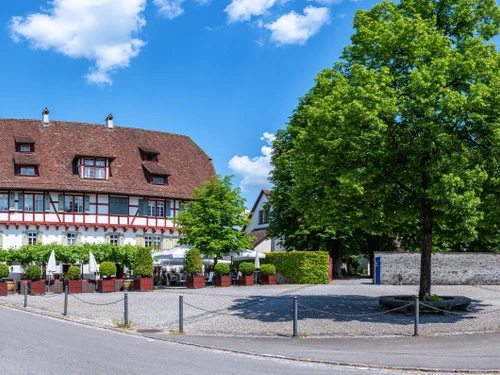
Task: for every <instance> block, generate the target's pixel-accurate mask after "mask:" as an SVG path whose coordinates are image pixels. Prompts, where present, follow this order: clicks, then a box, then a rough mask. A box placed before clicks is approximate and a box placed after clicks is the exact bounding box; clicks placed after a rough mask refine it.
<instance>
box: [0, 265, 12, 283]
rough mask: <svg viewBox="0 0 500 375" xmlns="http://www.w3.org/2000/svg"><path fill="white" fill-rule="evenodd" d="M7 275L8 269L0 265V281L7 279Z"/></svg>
mask: <svg viewBox="0 0 500 375" xmlns="http://www.w3.org/2000/svg"><path fill="white" fill-rule="evenodd" d="M9 275H10V271H9V267H8V266H7V265H5V264H0V280H2V279H6V278H7V277H9Z"/></svg>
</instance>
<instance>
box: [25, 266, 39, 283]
mask: <svg viewBox="0 0 500 375" xmlns="http://www.w3.org/2000/svg"><path fill="white" fill-rule="evenodd" d="M24 277H25V278H27V279H28V280H31V281H37V280H40V279H41V278H42V269H41V268H40V266H37V265H36V264H32V265H29V266H28V267H27V268H26V271H25V272H24Z"/></svg>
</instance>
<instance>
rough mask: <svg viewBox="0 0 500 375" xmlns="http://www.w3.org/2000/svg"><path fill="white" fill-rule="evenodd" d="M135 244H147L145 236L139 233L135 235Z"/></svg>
mask: <svg viewBox="0 0 500 375" xmlns="http://www.w3.org/2000/svg"><path fill="white" fill-rule="evenodd" d="M135 244H136V245H137V246H142V247H144V246H146V241H145V240H144V236H141V235H137V236H135Z"/></svg>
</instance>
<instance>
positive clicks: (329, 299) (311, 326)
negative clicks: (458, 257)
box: [0, 279, 500, 337]
mask: <svg viewBox="0 0 500 375" xmlns="http://www.w3.org/2000/svg"><path fill="white" fill-rule="evenodd" d="M417 292H418V287H417V286H394V285H373V284H371V281H370V280H367V279H348V280H341V281H339V280H336V281H334V282H333V283H331V284H329V285H273V286H267V285H266V286H262V285H256V286H250V287H239V286H233V287H230V288H215V287H208V288H205V289H196V290H192V289H191V290H188V289H185V288H172V289H161V290H156V291H155V292H153V293H138V292H135V293H134V292H130V293H128V299H129V317H130V321H131V323H132V327H133V329H160V330H162V331H163V332H175V331H176V330H178V328H179V323H178V319H179V296H180V295H182V296H183V299H184V331H185V332H187V333H191V334H196V335H218V336H290V335H291V333H292V302H293V297H294V296H297V299H298V319H299V321H298V333H299V334H300V335H303V336H309V337H321V336H324V337H332V336H401V335H404V336H411V335H412V334H413V329H414V326H413V324H414V321H413V314H412V313H387V312H384V311H383V310H381V309H380V307H379V305H378V297H380V296H386V295H400V294H416V293H417ZM432 293H435V294H438V295H449V296H466V297H469V298H471V299H472V300H473V302H472V304H471V305H470V306H469V308H468V311H466V312H460V313H445V314H444V315H438V314H421V315H420V326H419V331H420V334H421V335H451V334H459V333H460V334H463V333H473V332H500V285H488V286H480V285H479V286H478V285H476V286H463V285H461V286H457V285H453V286H434V287H433V289H432ZM123 297H124V294H123V293H122V292H119V293H108V294H100V293H95V294H76V295H70V296H69V303H68V316H67V317H66V319H70V320H74V321H79V322H83V323H87V324H91V325H95V326H101V327H116V326H119V325H120V323H121V322H122V320H123V309H124V307H123V306H124V304H123ZM23 301H24V296H21V295H12V296H7V297H0V305H7V306H12V307H16V308H21V309H24V308H23ZM63 308H64V295H52V296H29V297H28V307H27V310H28V311H32V312H35V313H41V314H44V315H49V316H58V317H61V316H62V315H61V314H62V312H63Z"/></svg>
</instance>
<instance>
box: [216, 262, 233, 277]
mask: <svg viewBox="0 0 500 375" xmlns="http://www.w3.org/2000/svg"><path fill="white" fill-rule="evenodd" d="M229 271H230V267H229V264H226V263H217V264H216V265H215V267H214V272H215V274H216V275H218V276H223V275H227V274H229Z"/></svg>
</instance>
